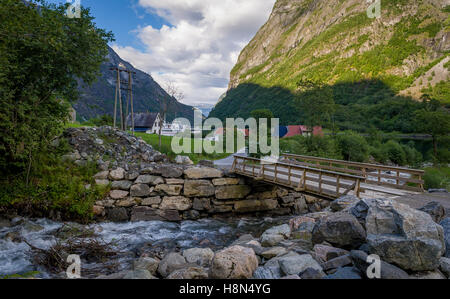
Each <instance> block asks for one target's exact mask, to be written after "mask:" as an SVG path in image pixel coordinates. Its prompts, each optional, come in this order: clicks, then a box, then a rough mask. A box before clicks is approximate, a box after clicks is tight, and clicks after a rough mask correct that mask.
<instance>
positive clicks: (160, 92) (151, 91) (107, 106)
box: [74, 48, 194, 120]
mask: <svg viewBox="0 0 450 299" xmlns="http://www.w3.org/2000/svg"><path fill="white" fill-rule="evenodd" d="M120 63H121V64H123V65H124V66H125V67H126V68H127V69H129V70H132V71H133V72H136V75H134V76H133V78H134V79H133V99H134V110H135V112H136V113H139V112H147V111H149V112H158V111H159V107H160V105H159V101H160V100H163V99H167V100H168V101H170V105H169V109H168V116H167V118H168V119H169V120H170V119H173V118H175V117H185V118H188V119H190V120H192V119H193V115H194V113H193V107H191V106H187V105H184V104H181V103H179V102H177V101H176V100H175V99H174V98H172V97H170V96H169V95H168V94H167V93H166V91H165V90H164V89H163V88H161V86H160V85H159V84H158V83H157V82H156V81H155V80H153V78H152V77H151V76H150V75H149V74H147V73H144V72H142V71H140V70H138V69H136V68H134V67H133V66H132V65H131V64H130V63H128V62H126V61H124V60H123V59H121V58H120V57H119V55H117V53H116V52H114V50H113V49H111V48H109V54H108V57H107V62H105V63H103V64H102V66H101V74H102V75H101V77H99V78H98V80H97V82H95V83H94V84H93V85H92V86H86V85H85V84H83V83H82V82H80V84H79V91H80V93H81V97H80V100H79V101H78V102H77V103H76V104H75V105H74V108H75V110H76V111H77V118H78V119H79V120H87V119H89V118H92V117H96V116H99V115H104V114H109V115H113V113H114V97H115V84H116V80H117V79H116V76H117V73H116V72H115V71H111V70H110V68H114V67H117V66H118V65H119V64H120ZM122 76H123V78H122V80H124V81H128V78H127V76H126V74H124V73H123V74H122ZM125 94H126V92H125V91H123V92H122V96H123V97H125Z"/></svg>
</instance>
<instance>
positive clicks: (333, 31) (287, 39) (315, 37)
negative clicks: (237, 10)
mask: <svg viewBox="0 0 450 299" xmlns="http://www.w3.org/2000/svg"><path fill="white" fill-rule="evenodd" d="M369 5H370V3H367V1H361V0H345V1H344V0H278V1H277V2H276V4H275V6H274V9H273V12H272V14H271V16H270V18H269V20H268V21H267V23H266V24H265V25H264V26H263V27H262V28H261V29H260V30H259V32H258V33H257V34H256V36H255V37H254V38H253V40H252V41H251V42H250V43H249V44H248V45H247V47H245V49H244V50H243V51H242V53H241V55H240V57H239V60H238V63H237V64H236V66H235V67H234V68H233V70H232V72H231V75H230V84H229V91H228V93H227V96H226V97H225V98H224V99H223V100H222V101H221V102H220V103H219V104H218V105H217V106H216V109H215V111H213V113H212V115H215V116H219V117H224V116H225V115H224V112H225V111H227V110H226V107H227V105H229V104H230V101H233V98H236V97H240V98H241V99H243V97H244V96H246V97H247V98H248V101H247V102H246V103H241V104H240V105H239V106H238V107H236V106H234V109H235V110H236V111H240V113H241V116H246V115H247V114H248V113H249V109H252V108H261V107H258V99H261V94H262V92H263V91H265V92H269V93H271V94H272V95H274V96H277V95H278V98H279V99H280V100H282V101H283V103H280V102H279V100H278V99H277V98H274V99H273V101H272V102H273V103H272V104H270V105H269V106H270V107H268V108H272V109H273V110H274V112H275V114H277V112H278V115H277V116H278V117H281V118H282V119H283V118H284V119H285V120H287V121H294V118H295V117H294V116H293V114H292V112H290V111H291V109H287V108H286V107H281V106H289V105H291V103H290V101H289V99H288V98H289V96H288V95H287V94H288V93H294V92H296V91H297V83H298V82H299V81H300V80H312V81H315V82H320V83H321V84H328V85H339V84H354V83H357V82H361V81H368V80H369V81H370V80H376V81H377V82H378V83H377V84H379V83H382V84H384V85H385V86H386V88H389V89H390V90H391V91H392V92H394V93H396V94H399V95H403V96H405V97H409V96H411V97H413V98H416V99H417V98H420V96H421V94H422V92H424V91H426V92H427V93H431V94H433V95H435V96H436V98H438V99H439V100H441V101H442V102H448V103H450V99H449V95H448V92H445V90H447V91H448V90H449V85H448V82H449V80H448V79H449V60H450V59H449V50H450V18H449V12H450V11H449V5H450V1H448V0H382V1H381V17H380V18H369V17H368V14H367V8H368V7H369ZM243 86H244V87H245V88H244V89H245V91H244V89H243V88H242V87H243ZM239 89H240V90H239ZM426 89H428V90H426ZM285 93H286V94H285ZM233 104H236V103H234V102H233ZM261 104H263V105H266V104H268V103H261ZM290 108H292V107H290Z"/></svg>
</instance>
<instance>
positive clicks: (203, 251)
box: [183, 248, 214, 267]
mask: <svg viewBox="0 0 450 299" xmlns="http://www.w3.org/2000/svg"><path fill="white" fill-rule="evenodd" d="M183 256H184V258H185V259H186V261H187V262H188V263H190V264H197V265H199V266H201V267H208V266H209V265H210V264H211V261H212V259H213V258H214V252H213V251H212V250H211V249H209V248H191V249H187V250H185V251H183Z"/></svg>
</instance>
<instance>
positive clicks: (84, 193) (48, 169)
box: [0, 142, 109, 222]
mask: <svg viewBox="0 0 450 299" xmlns="http://www.w3.org/2000/svg"><path fill="white" fill-rule="evenodd" d="M68 150H69V145H68V143H67V142H61V144H60V146H59V147H58V148H57V149H54V148H51V149H48V150H47V151H45V152H43V153H42V154H41V155H39V156H38V157H36V158H35V159H34V161H33V164H32V165H33V167H32V170H31V173H30V176H29V180H28V182H27V179H26V174H20V175H10V176H6V177H5V178H3V179H2V181H1V182H0V183H1V184H2V186H4V187H3V188H2V189H1V190H0V210H2V208H6V209H8V208H14V209H16V210H17V211H19V212H20V213H21V214H24V215H30V216H32V217H49V216H50V215H51V214H52V211H58V212H59V213H60V215H61V218H62V220H64V221H66V220H70V221H79V222H89V221H91V220H92V218H93V212H92V206H93V205H94V203H95V202H96V201H98V200H101V199H102V198H104V197H105V196H106V194H107V192H108V191H109V187H100V186H97V185H96V184H95V181H94V178H93V176H94V175H95V174H96V173H97V172H98V169H97V166H96V165H95V163H91V164H87V165H85V166H77V165H75V164H74V163H73V162H71V161H65V160H63V159H62V156H63V155H64V154H65V153H67V152H68ZM87 185H90V188H86V186H87Z"/></svg>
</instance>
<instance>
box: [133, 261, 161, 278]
mask: <svg viewBox="0 0 450 299" xmlns="http://www.w3.org/2000/svg"><path fill="white" fill-rule="evenodd" d="M158 266H159V260H157V259H154V258H151V257H141V258H140V259H138V260H136V261H135V262H134V270H139V269H142V270H147V271H148V272H150V273H151V274H152V275H156V271H157V270H158Z"/></svg>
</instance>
